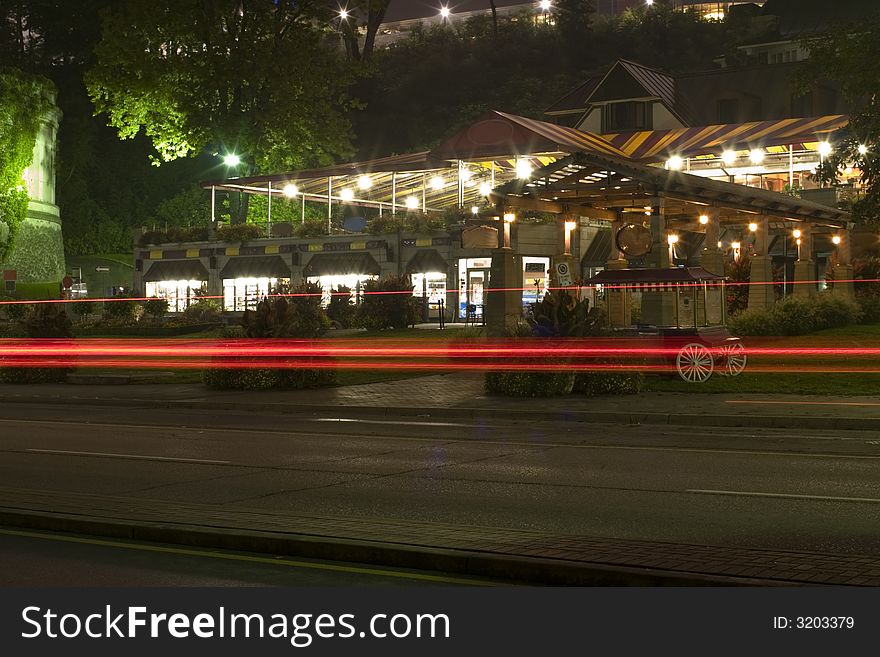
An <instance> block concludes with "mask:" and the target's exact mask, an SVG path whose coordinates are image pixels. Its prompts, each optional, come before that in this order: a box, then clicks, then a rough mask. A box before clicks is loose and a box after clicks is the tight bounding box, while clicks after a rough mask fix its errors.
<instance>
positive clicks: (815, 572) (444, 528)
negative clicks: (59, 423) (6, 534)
mask: <svg viewBox="0 0 880 657" xmlns="http://www.w3.org/2000/svg"><path fill="white" fill-rule="evenodd" d="M0 525H2V526H5V527H17V528H20V529H29V530H49V531H62V532H76V533H81V534H89V535H96V536H104V537H112V538H124V539H133V540H138V541H152V542H161V543H173V544H179V545H188V546H197V547H204V548H217V549H231V550H240V551H247V552H259V553H266V554H279V555H289V556H297V557H301V558H310V559H322V560H324V559H325V560H331V561H346V562H356V563H365V564H381V565H383V566H392V567H399V568H415V569H421V570H432V571H439V572H444V573H457V574H467V575H471V576H479V577H492V578H499V579H504V580H508V581H518V582H524V583H535V584H557V585H615V586H621V585H633V586H635V585H643V586H644V585H690V586H694V585H719V584H728V585H730V584H733V585H749V584H758V585H791V584H828V585H847V586H878V585H880V557H877V556H873V557H872V556H862V555H834V554H820V553H806V552H788V551H784V550H762V549H754V548H741V547H718V546H703V545H681V544H674V543H662V542H656V541H634V540H624V539H606V538H595V537H588V536H575V535H563V534H553V533H549V532H542V531H535V530H527V529H504V528H493V527H473V526H471V527H468V526H459V525H446V524H441V523H425V522H414V521H401V520H382V519H375V518H360V517H348V518H330V517H306V516H296V515H291V514H284V513H268V512H266V511H264V510H247V509H236V510H229V509H225V508H223V507H220V506H214V505H207V504H195V503H190V504H181V503H178V502H173V503H172V502H165V501H162V500H143V499H134V498H127V497H110V496H103V495H90V494H82V493H66V494H65V495H63V496H58V495H57V494H54V493H52V492H45V491H38V490H18V489H0Z"/></svg>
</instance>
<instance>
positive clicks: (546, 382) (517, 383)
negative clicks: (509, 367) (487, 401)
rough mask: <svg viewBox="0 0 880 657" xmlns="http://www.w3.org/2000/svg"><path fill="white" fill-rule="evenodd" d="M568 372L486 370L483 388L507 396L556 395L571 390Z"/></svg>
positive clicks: (573, 377)
mask: <svg viewBox="0 0 880 657" xmlns="http://www.w3.org/2000/svg"><path fill="white" fill-rule="evenodd" d="M574 383H575V375H574V374H572V373H570V372H527V371H526V372H523V371H520V372H487V373H486V381H485V388H486V392H487V393H488V394H490V395H492V394H497V395H505V396H507V397H557V396H559V395H567V394H569V393H570V392H571V391H572V388H573V387H574Z"/></svg>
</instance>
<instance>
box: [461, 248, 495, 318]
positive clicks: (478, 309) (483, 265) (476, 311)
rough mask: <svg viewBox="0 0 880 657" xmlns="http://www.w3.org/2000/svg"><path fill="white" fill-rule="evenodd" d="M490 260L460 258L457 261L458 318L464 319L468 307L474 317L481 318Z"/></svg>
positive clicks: (490, 264) (490, 265)
mask: <svg viewBox="0 0 880 657" xmlns="http://www.w3.org/2000/svg"><path fill="white" fill-rule="evenodd" d="M491 267H492V258H461V259H459V261H458V316H459V317H460V318H461V319H466V318H467V316H468V306H471V312H472V314H473V316H474V317H482V316H483V311H484V307H485V298H484V295H485V289H486V286H487V285H488V284H489V270H490V269H491Z"/></svg>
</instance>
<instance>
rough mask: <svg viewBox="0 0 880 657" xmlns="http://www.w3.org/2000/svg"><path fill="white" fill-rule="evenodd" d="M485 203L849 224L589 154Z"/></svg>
mask: <svg viewBox="0 0 880 657" xmlns="http://www.w3.org/2000/svg"><path fill="white" fill-rule="evenodd" d="M492 198H493V200H495V201H496V204H498V205H501V206H505V207H511V208H516V207H519V208H523V209H526V210H535V211H544V212H553V213H558V214H566V215H571V216H583V217H591V218H594V219H605V220H615V219H620V218H622V215H626V214H627V213H632V215H631V216H633V217H634V218H639V215H642V216H641V219H640V220H644V213H645V210H646V208H647V209H648V210H650V209H651V208H652V207H655V206H658V205H663V207H664V214H665V216H666V217H667V218H669V219H676V218H677V219H680V220H683V221H684V222H685V223H686V224H690V225H693V226H694V227H696V224H697V219H698V217H699V215H700V214H701V213H702V212H704V211H705V210H706V208H707V207H710V206H712V207H715V208H718V209H719V210H720V212H721V220H722V222H724V221H727V223H739V224H742V223H743V215H744V214H746V215H765V216H768V217H773V218H776V219H777V220H782V221H811V222H814V223H818V224H820V225H824V226H829V227H834V228H838V227H841V226H845V225H846V224H847V222H848V221H849V215H848V214H847V213H846V212H843V211H841V210H837V209H836V208H832V207H829V206H826V205H821V204H819V203H813V202H811V201H805V200H803V199H800V198H796V197H793V196H788V195H785V194H778V193H776V192H770V191H766V190H763V189H758V188H755V187H746V186H744V185H734V184H731V183H725V182H721V181H717V180H712V179H709V178H703V177H701V176H695V175H691V174H687V173H683V172H681V171H670V170H667V169H661V168H659V167H651V166H646V165H644V164H638V163H636V162H633V161H632V160H627V159H623V158H615V157H607V156H601V155H596V154H593V153H576V154H574V155H570V156H568V157H565V158H562V159H560V160H558V161H557V162H554V163H553V164H551V165H549V166H546V167H543V168H542V169H539V170H537V171H535V172H534V173H533V175H532V176H531V178H530V179H529V180H514V181H512V182H510V183H507V184H506V185H504V186H503V187H501V188H500V189H498V190H496V191H495V192H494V193H493V195H492ZM624 218H625V217H624ZM685 227H687V226H685Z"/></svg>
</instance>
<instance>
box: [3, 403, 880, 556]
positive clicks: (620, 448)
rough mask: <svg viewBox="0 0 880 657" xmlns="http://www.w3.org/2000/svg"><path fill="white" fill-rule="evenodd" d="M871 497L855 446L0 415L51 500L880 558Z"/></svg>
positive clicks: (325, 422) (110, 414)
mask: <svg viewBox="0 0 880 657" xmlns="http://www.w3.org/2000/svg"><path fill="white" fill-rule="evenodd" d="M352 412H354V411H352ZM878 481H880V438H878V436H876V434H873V433H867V432H864V433H862V432H850V431H844V432H833V431H827V430H826V431H808V430H804V431H792V430H763V429H735V428H707V429H699V428H676V427H668V426H635V427H633V426H610V425H598V424H576V423H569V424H552V423H530V422H523V421H518V422H505V421H503V420H493V421H491V422H481V421H472V420H462V421H442V420H441V421H437V420H432V419H431V418H412V417H409V418H401V419H400V420H393V419H367V418H357V417H356V416H350V417H343V416H340V415H338V414H332V415H327V416H325V417H305V416H297V415H260V414H253V413H245V412H237V411H236V412H233V411H224V410H223V409H222V408H221V409H217V410H216V411H215V412H211V413H206V412H203V411H193V410H180V411H173V410H156V409H145V408H141V409H137V408H123V407H96V406H82V407H77V406H72V405H57V406H52V405H39V404H30V403H26V404H19V405H16V404H5V405H4V406H3V407H2V408H0V487H3V488H24V489H42V490H50V491H57V492H58V495H59V496H63V495H64V494H65V493H66V492H79V493H93V494H104V495H113V496H117V497H118V496H123V497H125V496H130V497H133V498H137V499H139V500H163V501H172V502H173V501H182V502H199V503H207V504H212V503H214V504H220V505H223V507H224V508H225V509H236V508H241V509H255V510H261V509H262V510H273V511H285V512H290V513H296V514H308V515H319V516H320V515H326V516H332V517H359V518H392V519H393V518H400V519H406V520H409V521H412V520H415V521H426V522H444V523H453V524H457V525H475V526H484V527H485V526H494V527H509V528H530V529H540V530H546V531H552V532H561V533H565V534H579V535H586V536H595V537H614V538H631V539H643V540H659V541H670V542H681V543H690V544H706V545H728V546H750V547H772V548H781V549H791V550H807V551H820V552H832V553H842V554H844V553H861V554H877V553H878V551H880V531H878V526H880V524H878V523H880V486H878V484H877V482H878Z"/></svg>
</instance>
